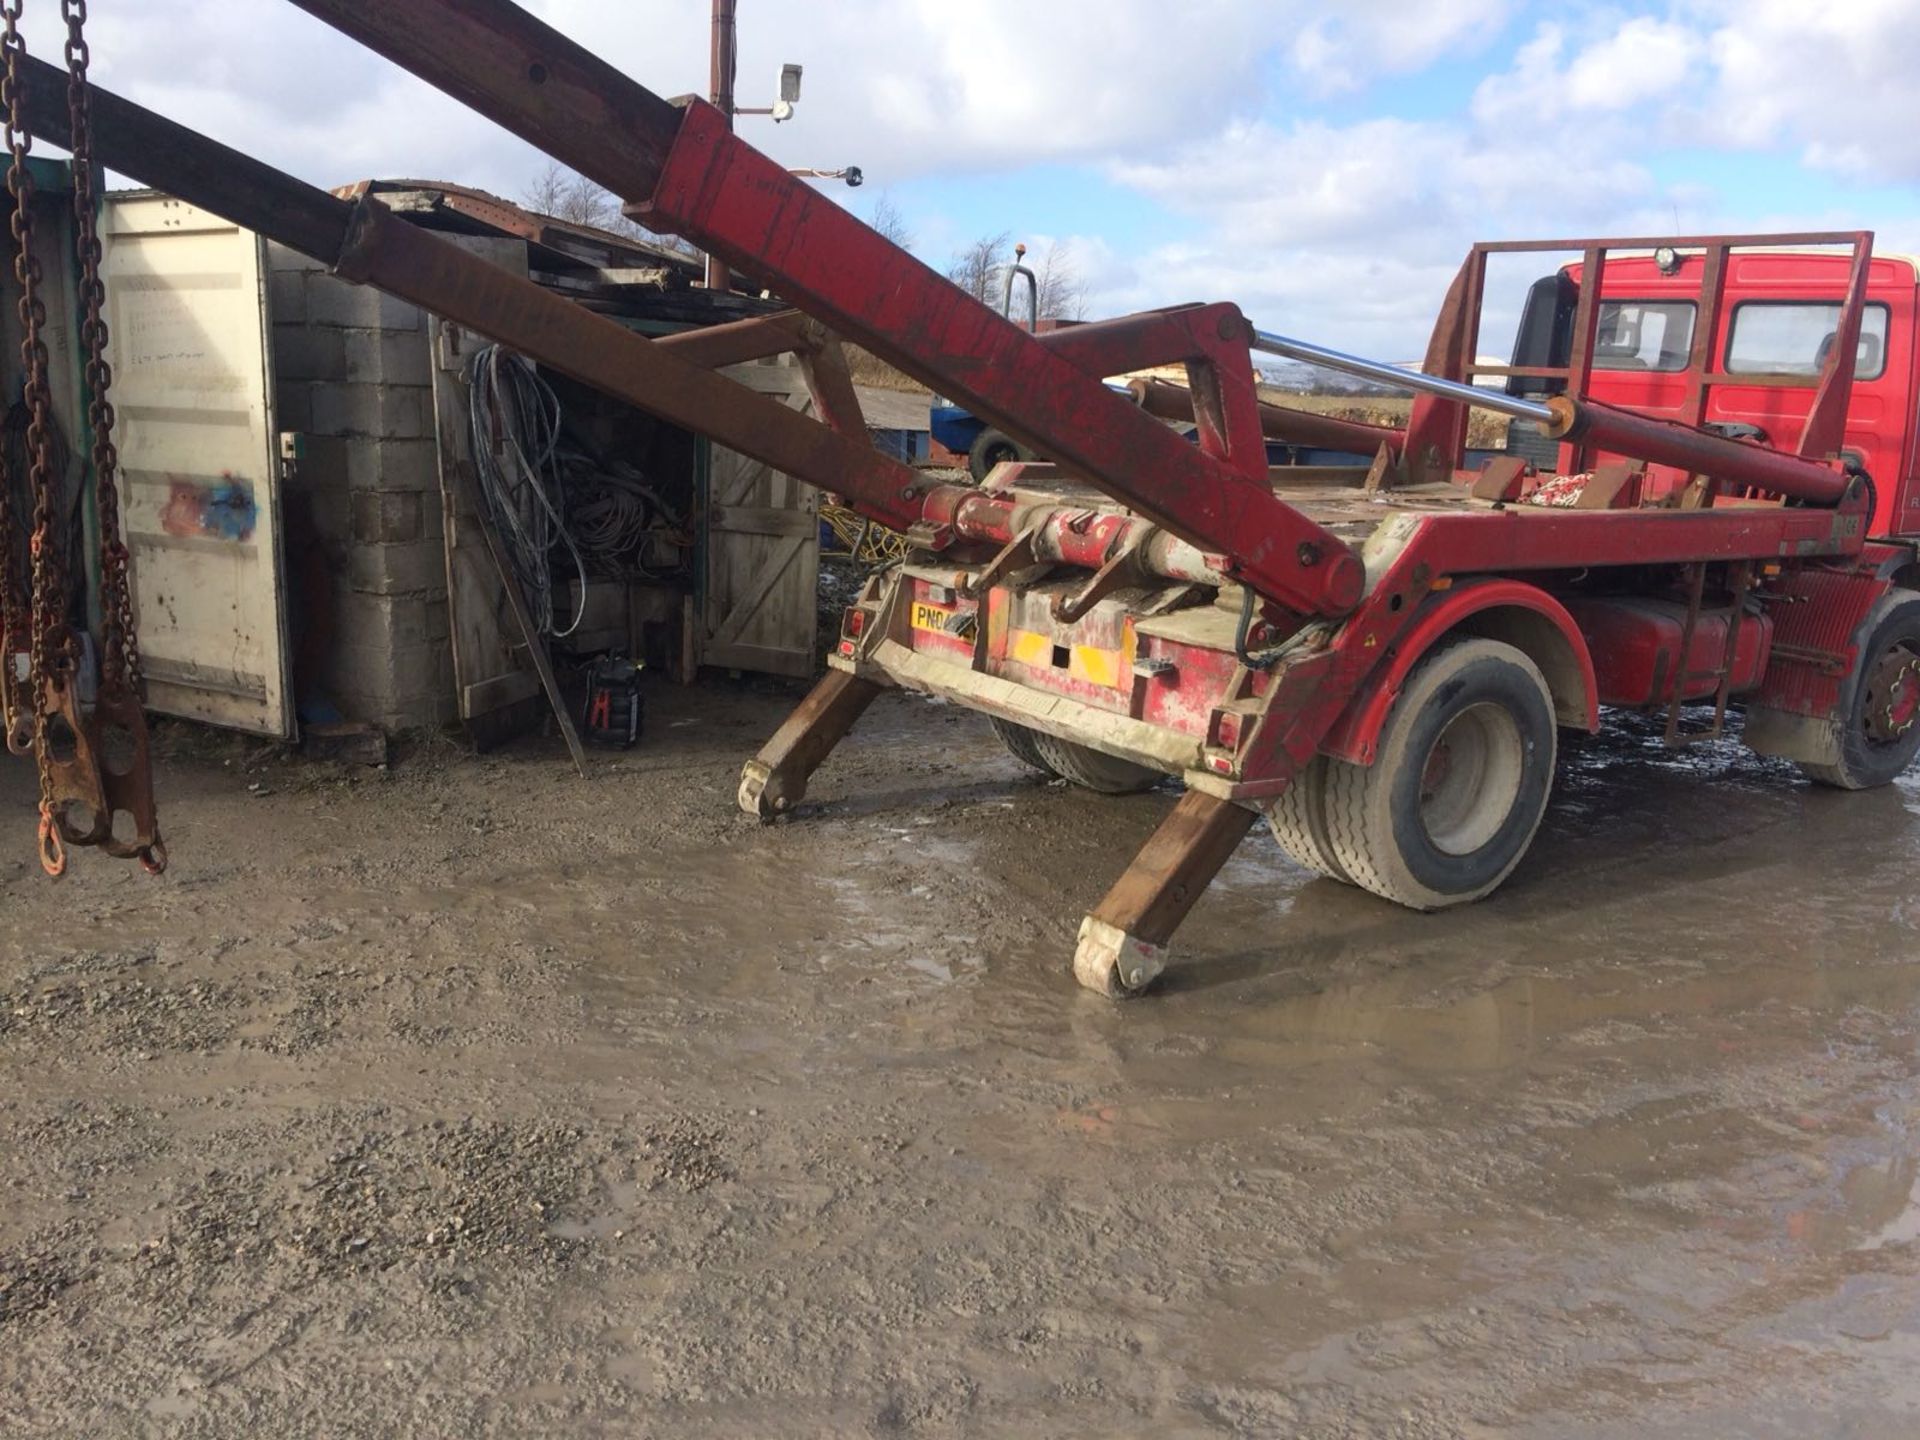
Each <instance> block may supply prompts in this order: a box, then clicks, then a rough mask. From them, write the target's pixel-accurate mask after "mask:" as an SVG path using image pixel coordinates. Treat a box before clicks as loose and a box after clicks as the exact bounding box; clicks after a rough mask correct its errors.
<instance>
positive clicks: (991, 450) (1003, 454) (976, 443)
mask: <svg viewBox="0 0 1920 1440" xmlns="http://www.w3.org/2000/svg"><path fill="white" fill-rule="evenodd" d="M1032 458H1033V452H1032V451H1031V450H1029V449H1027V447H1026V446H1024V445H1022V444H1021V443H1020V442H1019V441H1017V440H1015V439H1014V438H1013V437H1012V436H1011V435H1008V434H1006V433H1005V432H1004V431H1000V430H993V429H987V430H982V431H981V432H980V433H979V434H978V435H976V436H974V437H973V447H972V448H971V449H970V450H968V451H967V473H968V474H970V475H972V476H973V478H974V479H975V480H982V481H984V480H985V479H986V478H987V475H988V474H989V473H990V472H991V471H992V469H993V467H994V466H996V465H1003V464H1005V463H1006V462H1007V461H1009V460H1031V459H1032Z"/></svg>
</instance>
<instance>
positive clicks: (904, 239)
mask: <svg viewBox="0 0 1920 1440" xmlns="http://www.w3.org/2000/svg"><path fill="white" fill-rule="evenodd" d="M867 224H869V225H871V226H872V227H873V228H874V229H875V230H876V231H878V232H879V233H880V236H881V237H882V238H883V239H886V240H891V241H892V242H893V243H894V244H896V245H898V246H899V247H900V248H901V249H902V250H911V249H913V231H912V230H910V229H908V228H907V217H906V216H905V215H903V214H901V213H900V207H899V206H898V205H896V204H894V203H893V196H892V195H891V194H889V193H888V192H887V191H885V190H882V191H881V192H880V194H879V196H878V197H877V198H876V199H875V200H874V202H873V213H872V214H871V215H869V216H868V217H867Z"/></svg>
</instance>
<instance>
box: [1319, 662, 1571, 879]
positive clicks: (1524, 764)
mask: <svg viewBox="0 0 1920 1440" xmlns="http://www.w3.org/2000/svg"><path fill="white" fill-rule="evenodd" d="M1558 739H1559V736H1558V732H1557V730H1556V729H1555V725H1554V715H1553V697H1552V695H1551V693H1550V692H1549V691H1548V689H1547V682H1546V680H1545V679H1544V678H1543V677H1542V675H1541V674H1540V670H1539V667H1538V666H1536V665H1535V664H1534V663H1533V661H1531V660H1529V659H1528V658H1527V657H1526V655H1524V654H1523V653H1522V652H1521V651H1519V650H1516V649H1515V648H1514V647H1513V646H1511V645H1505V644H1502V643H1501V642H1499V641H1497V640H1485V639H1478V638H1462V639H1459V640H1454V641H1451V642H1443V644H1442V645H1441V646H1440V647H1439V648H1437V649H1435V650H1434V651H1433V652H1432V653H1431V654H1429V655H1428V656H1426V658H1425V659H1423V660H1422V661H1421V662H1420V663H1419V665H1417V666H1416V667H1414V670H1413V673H1412V674H1411V675H1409V676H1408V677H1407V681H1406V684H1405V685H1404V686H1403V687H1402V689H1401V691H1400V696H1399V698H1398V699H1397V700H1395V701H1394V704H1393V709H1392V710H1391V711H1390V712H1388V715H1387V721H1386V724H1385V726H1384V727H1383V728H1382V730H1381V732H1380V740H1379V744H1378V746H1377V747H1376V757H1377V758H1376V759H1375V760H1374V763H1373V764H1372V765H1371V766H1367V765H1352V764H1349V763H1347V762H1346V761H1344V760H1329V761H1328V762H1327V777H1326V792H1325V793H1326V810H1325V814H1326V834H1327V837H1328V841H1329V848H1330V850H1331V852H1332V856H1333V858H1334V859H1335V860H1337V861H1338V862H1339V864H1340V868H1341V869H1343V870H1344V871H1345V872H1346V873H1347V875H1348V877H1349V878H1350V879H1351V880H1352V881H1353V883H1354V884H1356V885H1358V886H1360V887H1361V888H1362V889H1365V890H1371V891H1372V892H1373V893H1374V894H1376V895H1379V896H1381V897H1383V898H1385V899H1388V900H1392V901H1394V902H1395V903H1396V904H1400V905H1405V906H1407V907H1408V908H1409V909H1413V910H1442V909H1445V908H1447V907H1448V906H1451V905H1464V904H1466V903H1468V902H1469V901H1472V900H1478V899H1480V898H1481V897H1482V896H1483V895H1486V894H1488V893H1489V892H1491V891H1492V890H1493V889H1494V888H1495V887H1496V886H1498V885H1499V884H1500V882H1501V881H1502V880H1505V879H1506V878H1507V876H1508V875H1509V874H1511V873H1512V871H1513V867H1514V866H1516V865H1518V864H1519V863H1520V857H1521V856H1522V855H1524V854H1526V853H1527V847H1528V846H1529V845H1530V844H1532V843H1533V836H1534V832H1535V831H1536V830H1538V829H1539V828H1540V818H1541V816H1543V815H1544V814H1545V813H1546V809H1547V796H1548V794H1549V792H1550V791H1551V790H1552V788H1553V765H1554V757H1555V751H1556V745H1557V743H1558Z"/></svg>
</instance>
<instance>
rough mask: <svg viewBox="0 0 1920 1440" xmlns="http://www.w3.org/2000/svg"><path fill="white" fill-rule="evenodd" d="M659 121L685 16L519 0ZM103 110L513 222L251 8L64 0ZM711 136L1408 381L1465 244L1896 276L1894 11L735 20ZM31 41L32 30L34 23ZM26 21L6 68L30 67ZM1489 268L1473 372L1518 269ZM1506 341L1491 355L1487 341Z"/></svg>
mask: <svg viewBox="0 0 1920 1440" xmlns="http://www.w3.org/2000/svg"><path fill="white" fill-rule="evenodd" d="M527 8H529V9H531V10H533V11H535V12H536V13H538V14H539V15H540V16H542V18H544V19H546V20H547V21H548V22H549V23H551V24H553V25H555V26H556V27H558V28H559V29H560V30H562V31H563V32H565V33H566V34H568V35H570V36H572V37H573V38H574V39H576V40H578V41H580V42H582V43H583V44H586V45H588V46H589V47H590V48H593V49H595V50H596V51H598V52H599V53H600V54H601V55H602V56H604V57H605V58H606V59H607V60H609V61H610V62H611V63H612V64H614V65H615V66H616V67H618V68H619V69H621V70H622V71H624V72H625V73H627V74H628V75H631V76H632V77H634V78H635V79H637V80H639V81H640V82H641V83H642V84H645V85H647V86H648V87H649V88H651V89H653V90H655V91H657V92H659V93H661V94H664V95H677V94H681V93H685V92H692V91H704V89H705V87H706V82H707V42H708V6H707V4H706V3H705V0H530V3H528V4H527ZM90 9H91V13H92V22H91V27H92V28H91V34H92V49H93V55H94V64H95V73H96V76H97V78H98V79H99V80H100V82H101V83H102V84H103V85H106V86H108V87H109V88H111V89H114V90H116V91H118V92H119V93H121V94H123V95H126V96H128V97H129V98H131V99H134V100H138V101H140V102H141V103H143V104H146V105H148V106H150V107H152V108H154V109H157V110H160V111H162V112H164V113H166V114H168V115H169V116H171V117H172V118H173V119H176V120H178V121H181V122H183V123H185V124H188V125H191V126H194V127H195V128H197V129H201V130H203V131H205V132H207V133H209V134H211V135H213V136H214V137H216V138H218V139H221V140H224V141H226V142H227V143H229V144H232V145H235V146H237V147H239V148H242V149H245V150H247V151H249V152H250V153H253V154H255V155H257V156H259V157H260V158H262V159H264V160H267V161H269V162H270V163H273V164H275V165H278V166H280V167H282V168H284V169H287V170H290V171H292V172H293V173H295V174H297V175H299V176H301V177H303V178H305V179H308V180H311V181H313V182H315V183H317V184H322V185H327V186H333V185H338V184H342V183H345V182H348V181H352V180H358V179H363V178H367V177H369V176H388V177H393V176H426V177H432V178H436V179H444V180H451V181H458V182H461V183H465V184H470V185H477V186H481V187H483V188H486V189H490V190H493V191H496V192H498V193H502V194H506V195H510V196H519V195H522V194H524V192H525V191H526V189H527V187H528V185H529V183H530V182H531V181H532V179H533V177H534V176H535V174H537V173H538V171H539V170H540V168H541V164H542V162H541V159H540V157H539V156H537V155H535V154H534V153H533V152H532V151H530V150H529V149H528V148H527V147H525V146H524V145H522V144H521V143H519V142H518V141H516V140H514V139H512V138H511V137H509V136H507V135H505V134H504V133H503V132H501V131H499V130H498V129H496V128H494V127H493V126H491V125H490V124H488V123H487V122H486V121H483V120H481V119H479V118H478V117H476V116H474V115H472V114H471V113H470V112H467V111H465V110H464V109H462V108H461V107H460V106H459V105H457V104H456V103H455V102H453V101H451V100H448V99H446V98H444V97H442V96H440V95H439V94H437V93H436V92H434V91H432V90H430V89H428V88H427V87H426V86H424V85H422V84H420V83H419V82H417V81H414V80H413V79H411V77H409V76H406V75H405V74H403V73H402V72H400V71H398V70H396V69H394V68H393V67H392V66H390V65H388V64H387V63H386V62H384V61H381V60H379V59H378V58H377V57H374V56H372V55H370V54H369V53H367V52H365V51H362V50H359V49H358V48H357V47H355V46H354V45H352V44H351V43H350V42H348V41H346V40H344V39H343V38H341V37H340V36H338V35H336V34H335V33H334V32H333V31H332V30H330V29H329V28H328V27H326V26H325V25H323V24H321V23H320V22H318V21H316V20H314V19H312V18H311V17H309V16H307V15H306V14H304V13H302V12H301V11H299V10H297V9H295V8H294V7H293V6H292V5H290V4H287V3H284V0H170V3H167V4H157V3H154V0H93V4H92V5H91V7H90ZM739 10H740V30H739V37H740V38H739V52H740V68H739V84H738V96H737V99H738V103H739V104H741V105H765V104H769V103H771V100H772V98H773V92H774V85H775V79H776V76H777V74H778V72H779V68H780V65H781V63H782V62H786V61H795V62H799V63H801V64H802V65H804V66H805V72H806V73H805V88H804V93H803V96H802V99H801V102H800V105H799V107H798V110H797V113H796V114H795V117H794V118H793V119H792V120H791V121H789V122H787V123H785V124H781V125H775V124H773V123H772V122H771V121H770V120H767V119H764V118H754V117H742V118H741V120H740V122H739V127H740V130H741V133H742V134H743V135H745V136H746V137H747V138H748V139H750V140H751V141H752V142H753V143H755V144H756V145H759V146H761V147H762V148H764V149H765V150H767V151H768V152H769V153H770V154H772V155H773V156H775V157H776V158H777V159H779V160H781V161H783V162H784V163H786V164H788V165H790V166H803V165H804V166H818V167H821V168H837V167H839V166H843V165H848V164H855V165H859V166H860V167H861V169H862V171H863V172H864V174H865V176H866V185H865V186H864V187H863V188H861V189H859V190H849V189H847V188H846V187H844V186H841V185H839V184H837V183H834V182H827V183H826V184H825V185H824V188H825V189H826V190H827V192H828V193H830V194H832V195H833V197H834V198H835V199H837V200H839V201H841V202H842V203H845V204H847V205H848V206H849V207H850V208H852V209H853V210H854V211H855V212H856V213H859V214H861V215H863V216H865V215H868V214H870V213H871V208H872V206H873V204H874V203H875V201H876V199H877V198H878V197H880V196H883V195H884V196H885V197H886V198H887V199H888V200H889V201H890V202H891V204H892V205H893V206H894V207H895V208H896V209H897V210H898V211H899V212H900V213H901V214H902V216H903V217H904V219H905V222H906V225H907V227H908V229H909V230H910V232H911V234H912V242H913V248H914V250H915V253H916V254H918V255H919V256H920V257H921V258H922V259H923V260H926V261H927V262H928V263H930V264H932V265H934V266H936V267H938V268H942V269H944V268H945V267H946V265H947V263H948V262H949V260H950V259H951V258H952V256H953V254H954V252H955V251H957V250H958V249H960V248H961V247H962V246H963V245H964V244H966V243H967V242H968V241H970V240H973V239H975V238H977V237H979V236H982V235H991V234H996V233H999V232H1002V231H1005V232H1008V233H1010V234H1011V235H1012V236H1014V237H1015V238H1017V239H1024V240H1025V241H1026V242H1027V243H1028V244H1029V246H1031V247H1034V248H1035V249H1036V250H1044V249H1045V248H1047V247H1048V246H1050V245H1056V244H1057V245H1062V246H1064V247H1065V253H1066V254H1068V255H1070V256H1071V257H1072V263H1073V264H1074V266H1075V267H1076V269H1077V271H1078V272H1079V274H1080V277H1081V278H1082V280H1083V281H1084V282H1085V284H1086V286H1087V305H1088V314H1089V316H1090V317H1098V316H1103V315H1110V314H1123V313H1126V312H1128V311H1131V310H1137V309H1141V308H1146V307H1149V306H1155V305H1166V304H1173V303H1177V302H1181V301H1190V300H1233V301H1237V302H1238V303H1239V304H1240V305H1241V306H1242V307H1243V308H1244V309H1245V310H1246V311H1247V313H1248V314H1249V315H1250V316H1251V317H1252V318H1253V320H1254V322H1255V323H1256V324H1257V325H1259V326H1261V327H1262V328H1263V329H1268V330H1276V331H1280V332H1283V333H1286V334H1291V335H1296V336H1300V337H1302V338H1306V339H1311V340H1315V341H1318V342H1320V343H1323V344H1328V345H1333V346H1335V347H1336V348H1341V349H1346V350H1350V351H1356V352H1359V353H1363V354H1369V355H1374V356H1377V357H1379V358H1383V359H1388V360H1396V361H1398V360H1406V359H1411V358H1414V357H1417V356H1418V355H1419V354H1421V353H1422V351H1423V350H1424V348H1425V342H1426V336H1427V333H1428V331H1429V329H1430V328H1431V325H1432V320H1433V315H1434V313H1435V311H1436V309H1437V308H1438V306H1439V303H1440V299H1441V296H1442V294H1443V293H1444V291H1445V289H1446V284H1447V281H1448V279H1449V278H1450V277H1451V275H1452V273H1453V271H1454V270H1455V269H1456V268H1457V266H1458V265H1459V263H1460V259H1461V257H1462V256H1463V255H1464V254H1465V252H1466V249H1467V247H1468V246H1469V245H1470V244H1471V243H1472V242H1473V241H1474V240H1476V239H1536V238H1549V237H1559V236H1585V235H1606V234H1612V235H1623V234H1654V233H1672V232H1675V231H1676V230H1677V231H1680V232H1685V233H1695V234H1698V233H1707V232H1713V231H1727V230H1739V231H1752V230H1764V229H1776V228H1778V229H1796V230H1797V229H1807V228H1831V229H1852V228H1870V229H1874V230H1876V231H1877V232H1878V233H1879V236H1880V241H1879V244H1880V248H1881V249H1883V250H1888V249H1891V250H1906V251H1920V86H1917V85H1915V84H1914V83H1913V78H1912V77H1913V76H1914V75H1916V74H1920V0H1654V3H1620V4H1606V3H1602V4H1589V3H1583V0H1561V3H1555V4H1533V3H1523V0H1345V3H1331V0H739ZM51 13H52V12H51V11H50V10H48V9H47V8H46V7H41V9H40V12H39V14H40V16H41V17H45V16H47V15H50V14H51ZM46 23H47V21H46V19H45V18H40V19H38V21H37V23H36V18H35V16H34V14H33V13H32V12H29V17H28V20H27V23H26V27H25V28H26V37H27V43H28V46H29V48H30V49H33V50H35V51H37V52H38V53H42V54H47V55H49V56H50V58H55V59H56V60H57V58H58V57H57V53H56V52H55V47H54V46H53V45H52V43H51V40H52V38H53V37H50V36H49V37H48V38H46V39H43V38H42V37H41V35H40V34H39V33H36V32H37V30H38V29H39V28H40V27H42V26H45V25H46ZM1514 263H1515V264H1517V265H1520V266H1521V267H1522V268H1523V269H1524V270H1525V271H1526V272H1527V273H1524V274H1523V273H1521V272H1520V270H1513V271H1512V272H1511V273H1506V274H1502V273H1499V272H1496V274H1495V275H1494V276H1493V277H1492V284H1491V287H1490V289H1491V290H1492V292H1493V293H1491V294H1490V297H1489V299H1490V317H1489V331H1488V334H1489V337H1490V338H1491V339H1493V340H1494V342H1495V343H1491V344H1486V345H1483V349H1491V350H1496V351H1497V350H1500V349H1501V348H1502V344H1501V343H1499V342H1498V337H1497V334H1496V331H1497V330H1498V327H1499V324H1500V323H1501V322H1500V318H1499V317H1500V316H1503V315H1504V316H1510V314H1511V311H1512V309H1513V308H1514V306H1515V305H1516V304H1517V300H1518V298H1519V294H1520V292H1521V289H1522V288H1523V286H1524V283H1525V281H1526V280H1527V279H1529V278H1531V276H1532V274H1533V273H1541V272H1542V271H1543V270H1544V268H1545V267H1543V266H1541V265H1539V264H1538V263H1537V262H1535V261H1533V260H1528V261H1524V262H1514ZM1509 329H1510V326H1509Z"/></svg>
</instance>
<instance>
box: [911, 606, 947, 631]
mask: <svg viewBox="0 0 1920 1440" xmlns="http://www.w3.org/2000/svg"><path fill="white" fill-rule="evenodd" d="M952 615H953V611H951V610H942V609H941V608H940V607H939V606H938V605H929V604H927V603H926V602H924V601H921V600H916V601H914V602H913V628H914V629H916V630H937V631H939V632H940V633H941V634H943V635H944V634H945V633H946V630H947V621H948V619H949V618H950V617H951V616H952Z"/></svg>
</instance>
